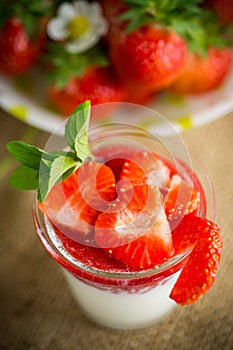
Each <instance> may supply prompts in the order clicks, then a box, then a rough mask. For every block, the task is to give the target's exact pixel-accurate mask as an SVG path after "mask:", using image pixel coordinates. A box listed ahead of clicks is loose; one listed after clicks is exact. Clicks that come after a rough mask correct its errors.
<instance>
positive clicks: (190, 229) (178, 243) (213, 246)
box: [170, 214, 222, 305]
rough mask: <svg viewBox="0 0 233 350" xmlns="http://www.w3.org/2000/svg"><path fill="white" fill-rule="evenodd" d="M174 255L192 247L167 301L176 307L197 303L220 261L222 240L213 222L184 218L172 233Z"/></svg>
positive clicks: (191, 217) (212, 279)
mask: <svg viewBox="0 0 233 350" xmlns="http://www.w3.org/2000/svg"><path fill="white" fill-rule="evenodd" d="M172 237H173V244H174V247H175V253H179V252H182V251H184V250H185V248H186V249H188V248H190V247H192V246H193V250H192V252H191V253H190V256H189V258H188V260H187V262H186V264H185V266H184V268H183V270H182V272H181V274H180V276H179V278H178V280H177V282H176V283H175V285H174V287H173V289H172V291H171V294H170V298H171V299H173V300H175V301H176V303H178V304H180V305H188V304H192V303H194V302H195V301H197V300H199V299H200V298H201V297H202V296H203V295H204V294H205V293H206V292H207V291H208V289H210V287H211V286H212V284H213V283H214V280H215V277H216V272H217V268H218V265H219V261H220V254H221V249H222V239H221V231H220V228H219V227H218V226H217V225H216V224H215V223H213V222H211V221H209V220H207V219H205V218H200V217H196V216H194V215H191V214H189V215H187V216H185V217H184V218H183V220H182V221H181V223H180V225H179V226H178V227H177V228H176V229H175V230H174V231H173V233H172Z"/></svg>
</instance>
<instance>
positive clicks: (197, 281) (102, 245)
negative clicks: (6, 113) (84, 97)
mask: <svg viewBox="0 0 233 350" xmlns="http://www.w3.org/2000/svg"><path fill="white" fill-rule="evenodd" d="M88 111H89V105H88V104H87V103H86V104H84V105H80V106H79V108H78V109H77V110H76V111H75V112H74V114H73V115H72V116H71V117H70V119H69V120H68V122H67V124H66V129H65V139H66V141H67V143H68V145H69V146H70V149H69V150H68V151H59V152H58V151H56V152H54V151H53V152H50V153H49V152H45V151H42V150H38V149H36V148H34V147H33V146H25V145H22V143H21V144H15V143H13V144H12V143H11V144H10V145H9V147H8V148H9V150H10V151H11V153H12V154H14V153H17V152H15V149H16V148H17V147H18V148H20V147H21V152H20V157H19V156H18V160H19V158H20V160H21V162H22V158H23V156H22V153H23V152H22V148H23V149H24V150H25V147H27V151H29V150H30V152H31V154H33V157H34V158H33V160H34V162H33V166H34V168H33V169H34V170H33V171H35V172H36V174H34V175H35V176H34V177H35V178H37V177H38V176H39V179H40V181H39V183H37V184H36V186H38V187H37V192H38V196H37V199H36V203H35V208H34V220H35V225H36V229H37V233H38V235H39V237H40V239H41V242H42V244H43V245H44V247H45V249H46V250H47V251H48V252H49V253H50V254H51V256H52V257H53V258H54V259H55V260H56V261H57V262H58V263H59V264H60V265H61V266H62V267H63V271H64V273H65V276H66V278H67V280H68V282H69V284H70V286H71V289H72V292H73V295H74V296H75V298H76V299H77V301H78V303H79V304H80V305H81V307H82V309H83V310H84V311H85V312H86V313H87V314H88V315H89V316H90V317H91V318H92V319H93V320H95V321H97V322H98V323H101V324H103V325H105V326H109V327H114V328H118V329H136V328H141V327H145V326H146V325H148V324H151V323H153V322H155V321H157V320H159V319H160V318H161V317H163V316H164V315H165V314H166V313H167V312H168V311H170V310H171V309H172V308H173V307H174V306H175V305H177V304H179V305H188V304H192V303H193V302H196V301H197V300H199V299H200V298H201V297H202V296H203V295H204V294H205V292H206V291H207V290H208V289H209V288H210V287H211V286H212V284H213V282H214V279H215V276H216V272H217V267H218V264H219V259H220V253H221V247H222V241H221V232H220V229H219V227H218V226H217V225H216V224H215V223H213V222H212V221H210V220H208V219H207V218H206V213H207V205H208V203H207V200H206V196H205V189H204V188H203V186H202V183H201V182H200V181H199V179H198V177H197V176H196V175H195V174H194V173H193V171H192V169H191V168H189V167H188V166H187V165H186V164H185V163H184V162H183V161H182V160H180V159H177V158H175V157H174V156H173V157H172V160H171V159H166V158H164V156H163V155H161V154H160V153H159V152H158V151H159V148H158V149H156V148H157V147H156V146H155V145H156V143H155V142H153V139H154V138H155V137H154V136H151V135H150V136H149V135H148V134H147V133H146V132H145V131H144V130H139V129H138V128H133V127H131V128H130V130H127V128H126V126H125V128H126V129H125V131H124V132H123V130H124V128H122V127H121V128H120V127H119V125H118V126H117V125H114V127H112V128H111V126H106V127H102V129H101V130H100V129H98V128H97V129H96V130H94V132H93V133H92V136H91V142H90V144H89V143H88V135H87V129H88V126H87V125H88V123H86V120H87V119H88ZM100 131H101V132H100ZM16 146H17V147H16ZM25 153H26V152H25ZM27 155H28V153H27ZM23 161H24V164H25V163H27V165H28V164H29V161H28V158H27V161H26V160H25V159H24V160H23ZM24 166H25V165H24ZM26 167H28V166H26ZM16 175H17V173H16Z"/></svg>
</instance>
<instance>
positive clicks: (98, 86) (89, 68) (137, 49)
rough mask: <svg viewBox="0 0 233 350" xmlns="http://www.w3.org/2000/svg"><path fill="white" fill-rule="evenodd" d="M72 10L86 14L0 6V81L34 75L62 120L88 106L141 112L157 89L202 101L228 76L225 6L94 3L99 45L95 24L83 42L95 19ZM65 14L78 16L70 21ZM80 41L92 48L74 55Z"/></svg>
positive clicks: (230, 8) (61, 4) (41, 0)
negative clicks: (132, 107)
mask: <svg viewBox="0 0 233 350" xmlns="http://www.w3.org/2000/svg"><path fill="white" fill-rule="evenodd" d="M77 3H80V8H81V7H82V8H85V5H84V3H86V4H87V3H88V4H89V5H90V6H92V2H88V1H80V0H79V1H78V0H77V1H73V2H72V1H71V2H66V1H61V0H54V1H52V0H50V1H45V0H36V1H33V2H29V1H27V0H20V1H16V0H12V1H11V2H10V3H9V4H5V1H4V0H0V6H1V15H0V73H2V74H7V75H9V76H11V77H14V76H18V75H20V74H25V72H27V71H30V70H31V69H34V68H35V67H39V73H40V80H41V79H46V80H47V78H48V81H47V84H48V88H47V91H46V95H47V98H48V100H49V101H50V103H52V104H53V106H54V107H56V108H57V110H58V111H60V112H61V113H62V114H64V115H70V114H71V113H72V112H73V110H74V109H75V107H76V106H77V105H78V104H80V103H81V102H83V101H85V100H87V99H89V100H91V102H92V105H94V104H100V103H104V102H119V101H122V102H134V103H139V104H146V103H148V102H149V101H150V99H152V98H155V97H156V96H157V95H158V94H159V93H160V92H161V91H163V90H164V89H169V90H171V91H174V92H177V93H182V94H196V93H204V92H206V91H209V90H212V89H214V88H216V87H217V86H219V84H221V82H222V81H223V79H224V78H225V77H226V76H227V75H228V73H229V71H230V66H231V62H232V53H231V49H230V48H231V46H232V37H233V34H232V33H233V30H232V25H233V5H232V1H229V0H221V1H220V0H214V1H209V0H192V1H188V2H187V1H181V0H174V1H172V2H168V1H166V2H163V1H158V0H152V1H151V0H119V1H113V0H101V1H99V2H98V5H99V6H101V7H99V8H98V9H97V8H96V3H95V4H94V5H93V11H94V14H95V16H96V17H97V15H100V13H101V11H102V13H103V15H104V17H103V18H102V17H101V18H102V19H101V20H102V22H103V23H102V24H103V26H102V27H103V28H102V29H101V30H100V37H99V39H98V40H97V39H96V38H95V35H96V33H95V32H98V30H99V28H100V27H101V26H100V23H101V22H98V23H97V25H96V24H95V26H94V27H93V28H94V29H91V30H90V35H89V34H88V35H89V36H88V35H87V31H88V28H89V27H90V21H89V19H90V18H91V17H92V19H93V18H94V17H95V16H94V15H90V18H89V17H88V11H86V12H85V11H84V12H83V13H84V14H81V15H80V14H79V12H78V10H77V8H78V7H77V6H76V5H77ZM72 6H73V10H72V11H75V9H76V10H77V13H75V12H72V14H71V7H72ZM59 16H60V17H61V18H59ZM62 16H63V17H62ZM62 18H63V19H64V18H65V19H66V20H67V18H68V19H70V21H68V22H66V23H65V24H64V23H62V21H61V19H62ZM54 19H56V27H55V29H56V30H54V31H53V30H51V29H49V28H51V25H50V24H51V23H52V22H54ZM105 22H106V23H105ZM62 31H63V32H64V33H65V34H66V37H64V38H63V37H62V36H61V32H62ZM85 35H86V36H85ZM82 37H83V38H87V39H86V41H90V43H92V44H91V45H86V44H85V40H83V41H84V42H82V45H81V44H80V43H79V46H77V47H78V51H75V50H76V49H75V46H74V45H73V42H77V41H78V40H79V39H80V40H81V39H82ZM93 38H94V39H93ZM76 39H78V40H76ZM70 44H72V45H73V46H71V45H70ZM69 45H70V46H69ZM67 47H68V48H69V49H67ZM40 80H39V79H38V81H40ZM39 83H40V82H38V84H39Z"/></svg>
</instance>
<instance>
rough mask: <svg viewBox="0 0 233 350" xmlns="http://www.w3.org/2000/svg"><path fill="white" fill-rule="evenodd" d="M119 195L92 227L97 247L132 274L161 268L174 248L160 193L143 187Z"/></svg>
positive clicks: (124, 191)
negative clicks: (130, 270)
mask: <svg viewBox="0 0 233 350" xmlns="http://www.w3.org/2000/svg"><path fill="white" fill-rule="evenodd" d="M132 191H133V192H132ZM119 192H121V194H123V195H121V197H118V199H117V200H116V201H115V203H113V204H112V205H110V207H109V209H108V210H106V211H105V212H103V213H102V214H100V215H99V217H98V219H97V221H96V223H95V239H96V241H97V243H98V244H99V245H100V246H101V247H102V248H104V250H105V251H106V252H108V253H109V254H110V256H112V257H114V258H115V259H117V260H119V261H121V262H123V263H124V264H126V265H127V266H128V267H130V268H132V269H135V270H141V269H147V268H152V267H155V266H157V265H159V264H161V263H162V262H164V261H165V260H166V259H168V258H169V257H170V256H172V254H173V245H172V237H171V233H170V227H169V224H168V221H167V218H166V215H165V212H164V209H163V205H162V201H161V194H160V191H159V190H158V188H157V187H154V188H152V187H150V186H148V185H146V184H143V185H141V186H134V187H132V188H131V190H129V189H128V187H126V188H125V187H124V186H122V187H121V188H120V191H119Z"/></svg>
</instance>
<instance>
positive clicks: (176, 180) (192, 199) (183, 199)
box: [164, 175, 200, 227]
mask: <svg viewBox="0 0 233 350" xmlns="http://www.w3.org/2000/svg"><path fill="white" fill-rule="evenodd" d="M199 203H200V193H199V192H198V191H197V190H196V189H195V188H193V187H192V186H191V185H189V184H188V183H187V182H186V181H184V180H182V178H181V177H180V176H179V175H173V176H172V179H171V183H170V186H169V188H168V192H167V194H166V196H165V201H164V208H165V212H166V215H167V218H168V220H169V221H170V222H171V224H172V227H174V226H175V223H177V221H180V220H181V219H182V218H183V216H184V215H187V214H189V213H196V211H197V209H198V207H199Z"/></svg>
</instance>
